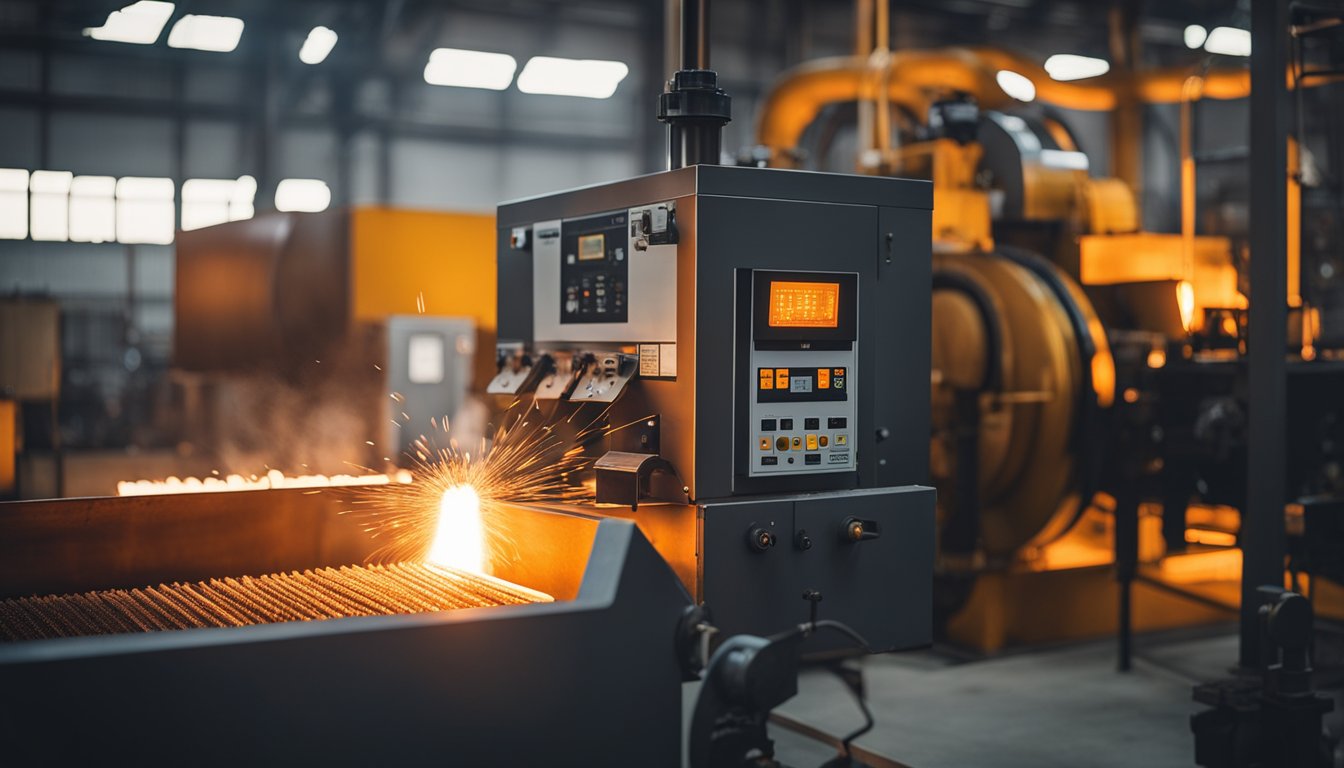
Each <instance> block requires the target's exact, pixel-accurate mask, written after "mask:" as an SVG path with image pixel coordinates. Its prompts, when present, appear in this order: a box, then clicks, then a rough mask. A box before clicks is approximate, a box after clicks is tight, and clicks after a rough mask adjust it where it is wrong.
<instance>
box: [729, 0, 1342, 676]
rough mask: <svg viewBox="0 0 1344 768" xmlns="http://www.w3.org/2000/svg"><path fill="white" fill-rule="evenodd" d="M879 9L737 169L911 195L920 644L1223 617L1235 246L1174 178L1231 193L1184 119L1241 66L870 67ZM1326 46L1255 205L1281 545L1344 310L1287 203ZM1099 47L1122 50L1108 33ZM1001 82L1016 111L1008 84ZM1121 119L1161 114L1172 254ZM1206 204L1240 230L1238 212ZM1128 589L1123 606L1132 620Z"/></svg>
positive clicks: (1228, 92)
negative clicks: (917, 237) (916, 312)
mask: <svg viewBox="0 0 1344 768" xmlns="http://www.w3.org/2000/svg"><path fill="white" fill-rule="evenodd" d="M885 5H886V4H885V3H865V2H859V3H856V10H857V14H858V25H857V29H858V35H857V38H858V39H857V41H856V48H855V55H854V56H851V57H837V58H832V59H823V60H817V61H812V62H807V63H805V64H803V65H801V66H799V67H797V68H795V69H794V70H792V71H790V72H787V73H785V74H784V75H782V76H781V77H780V79H779V81H778V83H777V84H776V85H775V87H774V88H773V89H772V90H771V92H770V93H769V94H768V96H767V98H766V100H765V102H764V104H763V107H762V111H761V115H760V119H759V123H758V129H757V140H758V142H759V146H758V147H756V148H754V149H753V150H752V152H750V153H749V156H748V157H745V158H744V159H745V160H746V161H747V162H764V163H765V164H768V165H770V166H774V167H790V168H809V169H816V170H828V171H851V172H858V173H860V174H864V175H888V174H889V175H897V176H907V177H916V178H927V179H930V180H932V181H933V182H934V200H935V205H934V215H933V238H934V265H933V275H932V277H933V291H934V294H933V300H932V310H933V334H934V340H933V348H932V351H933V357H932V367H933V376H934V387H933V401H932V402H933V418H932V423H933V431H932V433H931V459H932V476H933V479H934V482H935V484H936V485H937V486H938V487H939V490H940V494H939V515H940V517H939V519H940V522H939V558H938V562H939V566H938V571H939V585H940V586H939V590H938V595H939V597H938V602H937V605H938V610H939V615H940V620H939V625H940V631H942V632H943V633H945V635H946V636H947V637H949V638H951V639H952V640H954V641H956V642H958V643H961V644H963V645H967V646H971V647H974V648H978V649H981V650H985V651H993V650H996V649H998V648H1001V647H1003V646H1005V645H1007V644H1011V643H1031V642H1045V641H1052V640H1060V639H1068V638H1078V637H1087V636H1096V635H1099V634H1103V633H1106V632H1109V631H1113V630H1115V629H1116V628H1120V629H1122V630H1124V631H1125V632H1127V631H1128V629H1129V628H1130V627H1133V626H1137V627H1139V628H1150V629H1151V628H1160V627H1170V626H1178V625H1184V624H1189V623H1199V622H1208V621H1213V620H1218V619H1220V618H1226V617H1228V616H1229V615H1230V613H1231V612H1234V611H1236V610H1237V596H1236V593H1237V590H1238V587H1237V585H1236V583H1235V582H1236V579H1237V572H1238V567H1239V559H1238V555H1239V553H1238V552H1236V551H1235V550H1234V549H1233V547H1234V546H1235V545H1236V544H1237V543H1238V530H1239V523H1238V513H1237V510H1239V509H1245V508H1246V506H1247V504H1248V501H1247V499H1246V497H1245V474H1246V469H1245V468H1246V466H1247V464H1246V462H1247V456H1248V450H1249V449H1248V443H1247V441H1246V434H1245V426H1246V413H1247V403H1246V389H1245V387H1246V379H1245V371H1246V364H1247V359H1248V355H1247V349H1248V344H1247V342H1248V337H1247V323H1246V316H1247V306H1248V300H1247V296H1248V295H1249V293H1250V287H1249V286H1250V272H1249V270H1248V267H1247V261H1246V255H1245V254H1246V250H1247V249H1246V241H1245V227H1244V225H1243V226H1242V227H1241V228H1236V227H1228V226H1220V224H1219V222H1221V221H1222V220H1223V219H1226V218H1227V217H1226V216H1222V215H1221V214H1219V213H1215V212H1206V213H1205V214H1204V215H1203V217H1202V218H1200V209H1199V207H1198V201H1199V198H1198V197H1197V195H1196V192H1197V185H1196V179H1197V175H1196V174H1197V171H1198V173H1200V174H1205V175H1207V176H1217V177H1218V178H1219V179H1220V182H1222V183H1221V187H1220V188H1222V189H1232V190H1237V189H1241V190H1243V192H1244V190H1245V186H1244V184H1243V183H1242V182H1236V181H1231V182H1229V181H1227V179H1229V178H1235V173H1232V174H1229V172H1228V169H1229V168H1231V170H1233V171H1235V170H1237V168H1236V164H1237V163H1239V162H1241V161H1243V160H1244V159H1245V156H1244V151H1243V154H1242V155H1237V154H1236V153H1235V152H1232V153H1229V152H1227V151H1222V150H1220V149H1219V148H1210V147H1202V146H1200V143H1199V142H1198V141H1196V137H1197V136H1199V132H1198V131H1196V130H1195V126H1196V125H1197V122H1198V121H1199V120H1200V119H1201V113H1202V110H1201V106H1200V105H1201V101H1210V100H1229V99H1241V98H1245V97H1246V96H1247V95H1248V94H1249V93H1250V77H1249V74H1248V72H1246V71H1245V70H1244V69H1216V68H1210V67H1205V68H1201V69H1189V68H1187V69H1181V68H1169V69H1158V70H1150V71H1139V70H1137V69H1136V68H1134V67H1133V66H1132V61H1133V57H1132V56H1129V55H1127V53H1126V51H1127V49H1125V50H1117V51H1115V52H1114V55H1113V57H1112V59H1113V61H1114V65H1113V70H1114V71H1112V72H1111V73H1110V74H1108V75H1105V76H1102V77H1095V78H1090V79H1087V80H1082V81H1078V82H1061V81H1058V80H1055V79H1053V78H1051V77H1050V76H1049V75H1048V74H1047V73H1046V72H1045V71H1044V70H1043V69H1042V68H1041V66H1040V65H1039V64H1038V63H1036V62H1033V61H1030V60H1028V59H1026V58H1024V57H1021V56H1017V55H1014V54H1011V53H1008V52H1005V51H1002V50H998V49H992V48H950V49H942V50H903V51H895V52H893V51H891V50H889V47H888V42H887V39H886V37H887V30H888V28H889V26H890V24H889V20H888V19H887V18H886V8H885ZM1303 13H1307V14H1308V15H1310V14H1311V13H1314V11H1313V12H1308V11H1303ZM1313 19H1315V21H1312V22H1311V23H1312V24H1315V23H1316V21H1320V19H1318V18H1315V17H1313ZM1114 21H1115V20H1114V19H1113V22H1114ZM1121 21H1123V20H1121ZM1321 26H1322V30H1324V29H1333V26H1331V25H1330V24H1326V23H1324V22H1322V23H1321ZM1304 29H1305V27H1304ZM1322 30H1317V29H1316V28H1315V27H1314V26H1313V27H1311V28H1310V32H1309V33H1304V40H1305V42H1304V43H1303V44H1302V46H1300V47H1298V48H1295V49H1294V51H1295V54H1294V55H1296V56H1300V57H1301V60H1300V61H1298V60H1295V61H1294V63H1293V64H1292V66H1293V67H1296V69H1294V70H1293V71H1295V72H1301V73H1302V74H1301V75H1300V76H1299V77H1297V79H1296V80H1295V81H1294V84H1295V85H1297V86H1298V87H1297V88H1296V90H1295V95H1294V98H1295V99H1298V100H1299V102H1300V104H1299V106H1298V108H1297V110H1296V115H1297V117H1296V118H1295V121H1296V123H1295V126H1294V129H1293V137H1292V140H1290V141H1287V144H1286V151H1287V155H1288V159H1289V168H1290V171H1289V172H1288V173H1286V174H1284V178H1283V180H1282V182H1281V184H1279V185H1278V187H1276V188H1282V189H1283V190H1284V191H1285V194H1286V199H1287V200H1288V201H1289V203H1288V205H1287V207H1286V210H1287V215H1288V217H1289V218H1288V226H1287V227H1285V230H1286V233H1287V235H1286V238H1285V242H1284V243H1283V246H1284V249H1285V250H1286V253H1287V257H1286V262H1287V265H1286V276H1287V285H1286V290H1285V291H1282V292H1280V293H1281V295H1282V296H1283V298H1284V304H1285V306H1286V307H1287V308H1288V309H1287V313H1288V314H1287V317H1288V333H1285V334H1283V335H1284V337H1285V338H1284V340H1283V341H1284V351H1285V353H1286V354H1288V355H1289V356H1290V359H1291V361H1292V362H1291V364H1290V365H1289V367H1288V373H1289V375H1288V379H1287V381H1288V384H1287V387H1288V389H1287V392H1288V398H1287V400H1288V403H1289V405H1288V408H1287V412H1286V414H1285V418H1284V419H1283V423H1286V425H1287V429H1288V434H1290V435H1292V436H1293V438H1292V439H1291V440H1290V441H1289V442H1288V443H1287V445H1286V448H1287V451H1288V452H1289V455H1290V457H1291V458H1290V459H1289V460H1288V461H1287V462H1286V463H1287V472H1286V473H1285V478H1284V482H1285V486H1286V493H1284V494H1282V495H1283V496H1284V498H1283V501H1284V503H1285V504H1288V505H1289V518H1290V519H1289V529H1290V530H1301V528H1302V526H1301V519H1302V514H1301V510H1302V509H1303V508H1304V507H1305V508H1308V509H1312V510H1313V511H1314V516H1315V517H1316V518H1317V519H1318V521H1319V520H1320V519H1322V518H1324V517H1326V516H1328V514H1329V513H1327V512H1324V511H1322V510H1321V509H1320V508H1319V506H1318V505H1320V504H1323V503H1324V504H1327V505H1328V500H1330V499H1333V498H1337V497H1338V495H1339V494H1340V492H1341V490H1342V489H1341V487H1340V484H1339V482H1338V466H1339V456H1338V455H1337V453H1336V451H1337V446H1339V445H1340V444H1341V442H1340V440H1341V438H1342V437H1344V434H1342V433H1341V431H1340V424H1341V421H1340V417H1341V413H1340V403H1339V400H1338V398H1337V397H1334V396H1332V395H1331V394H1329V393H1330V392H1338V391H1339V387H1340V386H1341V385H1342V382H1341V373H1340V368H1339V361H1338V358H1339V353H1338V350H1337V349H1336V347H1337V346H1338V344H1337V343H1336V342H1335V341H1334V340H1333V339H1335V338H1337V336H1338V330H1337V329H1336V328H1335V327H1334V323H1333V321H1332V320H1330V317H1332V316H1333V315H1332V313H1333V312H1334V310H1333V309H1332V308H1333V307H1335V306H1337V304H1338V296H1339V295H1341V293H1342V292H1341V289H1340V285H1339V283H1338V281H1337V278H1336V277H1335V275H1336V272H1337V270H1336V269H1335V260H1336V259H1337V255H1336V254H1337V248H1334V247H1331V246H1330V243H1331V242H1333V237H1334V236H1333V234H1326V233H1325V230H1324V229H1323V228H1322V225H1321V224H1320V223H1319V221H1318V220H1323V219H1321V217H1320V216H1316V217H1315V218H1312V216H1311V214H1310V213H1309V212H1308V213H1304V211H1308V210H1309V206H1308V203H1306V202H1305V201H1307V200H1313V199H1315V200H1317V202H1316V203H1313V204H1312V205H1313V206H1315V207H1316V208H1317V209H1320V208H1322V207H1324V206H1325V205H1327V204H1326V203H1323V202H1321V200H1322V199H1323V198H1328V197H1329V194H1328V193H1327V190H1326V189H1324V187H1325V186H1326V185H1325V184H1323V183H1322V182H1321V181H1320V179H1321V176H1322V173H1321V171H1320V170H1319V169H1314V168H1313V167H1312V161H1311V157H1312V152H1313V151H1314V152H1316V153H1317V156H1320V155H1321V154H1333V153H1332V152H1325V153H1322V152H1321V151H1320V148H1321V147H1322V146H1324V145H1325V144H1323V142H1324V143H1329V142H1330V141H1331V134H1330V132H1329V131H1328V130H1327V129H1325V128H1322V126H1320V125H1319V124H1318V125H1314V126H1313V124H1312V123H1311V115H1312V114H1313V111H1312V108H1311V107H1309V106H1308V107H1305V108H1304V107H1303V106H1301V104H1307V105H1310V104H1313V103H1316V102H1315V101H1313V98H1314V97H1313V89H1314V88H1315V87H1316V86H1324V85H1327V84H1329V83H1330V82H1332V76H1330V75H1329V73H1330V72H1332V71H1333V70H1332V69H1331V68H1330V62H1331V61H1333V60H1334V59H1331V58H1330V57H1331V53H1330V51H1331V45H1332V44H1331V43H1329V42H1328V40H1326V38H1330V37H1331V35H1332V34H1333V33H1329V32H1325V31H1322ZM1307 38H1310V39H1307ZM1112 39H1113V40H1121V41H1123V40H1126V39H1133V38H1132V36H1131V37H1129V38H1126V37H1125V35H1124V34H1123V30H1120V29H1118V28H1117V33H1116V34H1115V35H1113V36H1112ZM1321 43H1324V44H1321ZM1333 45H1335V47H1336V48H1337V47H1338V44H1337V43H1334V44H1333ZM1122 48H1123V46H1122ZM1304 52H1305V53H1304ZM1014 82H1020V83H1027V84H1030V85H1031V86H1034V88H1033V89H1032V94H1033V95H1023V91H1021V90H1012V89H1010V88H1009V87H1005V85H1004V83H1008V84H1010V85H1011V84H1012V83H1014ZM1325 90H1327V89H1325V88H1321V89H1320V91H1321V92H1324V91H1325ZM1033 98H1034V102H1033V103H1030V104H1028V103H1027V102H1029V101H1033ZM1315 98H1317V99H1326V98H1327V97H1324V96H1317V97H1315ZM1165 105H1170V106H1165ZM1283 108H1284V109H1287V107H1286V106H1285V107H1283ZM1144 109H1150V110H1152V109H1167V110H1179V116H1178V117H1179V126H1180V128H1179V133H1180V142H1179V144H1180V147H1179V152H1177V151H1176V148H1172V154H1176V155H1178V157H1179V160H1180V163H1179V183H1178V188H1179V190H1180V196H1179V203H1180V205H1179V206H1178V207H1179V225H1178V226H1179V232H1177V233H1172V232H1154V231H1145V230H1144V229H1143V227H1142V224H1143V217H1142V215H1141V207H1140V204H1139V203H1140V201H1139V200H1138V198H1137V196H1136V194H1135V191H1134V190H1135V188H1136V183H1137V179H1138V176H1139V173H1140V171H1141V170H1142V171H1143V172H1148V171H1149V170H1150V169H1151V167H1152V166H1144V165H1143V164H1142V163H1141V162H1140V161H1141V153H1140V149H1141V148H1142V138H1143V132H1142V125H1143V123H1142V114H1143V110H1144ZM1089 112H1091V113H1101V115H1102V117H1103V118H1104V119H1105V120H1106V121H1107V122H1109V127H1110V136H1111V139H1110V141H1109V148H1110V150H1111V151H1110V154H1111V158H1112V161H1113V162H1112V165H1111V173H1112V175H1113V177H1105V176H1098V175H1097V174H1096V173H1095V172H1094V171H1093V170H1092V169H1091V168H1090V164H1089V158H1088V156H1087V155H1085V154H1084V153H1083V152H1081V151H1080V146H1079V141H1078V138H1077V136H1078V135H1079V134H1077V133H1075V131H1076V130H1079V129H1078V128H1076V127H1075V128H1071V127H1070V126H1071V124H1073V125H1074V126H1078V125H1081V126H1083V128H1082V129H1081V130H1083V131H1084V133H1082V134H1081V135H1082V136H1083V138H1084V140H1087V139H1090V134H1091V133H1095V132H1100V131H1102V129H1103V127H1104V126H1102V125H1100V124H1099V123H1098V121H1097V119H1096V118H1095V117H1091V116H1089V115H1088V114H1087V113H1089ZM1304 115H1305V117H1304ZM1318 122H1319V121H1318ZM1312 146H1314V147H1315V149H1314V150H1309V149H1306V147H1312ZM1332 149H1333V147H1332ZM1173 175H1175V174H1173ZM1239 184H1240V185H1241V186H1238V185H1239ZM1155 185H1156V182H1155ZM1224 197H1226V194H1225V195H1224ZM1219 202H1221V203H1222V204H1223V205H1222V206H1221V207H1220V208H1219V211H1223V210H1230V211H1233V212H1237V211H1240V212H1241V214H1242V218H1243V220H1244V218H1245V216H1244V214H1245V210H1246V209H1245V208H1244V207H1238V204H1237V203H1233V202H1232V201H1229V200H1226V199H1224V200H1221V201H1219ZM1173 218H1175V217H1173ZM1303 221H1306V222H1307V223H1308V229H1307V230H1301V222H1303ZM1313 221H1318V223H1316V224H1311V222H1313ZM1312 233H1314V235H1313V234H1312ZM1309 240H1314V244H1311V245H1304V242H1306V241H1309ZM1262 282H1263V280H1262ZM1266 301H1272V299H1266ZM1294 510H1296V514H1294ZM1112 513H1117V514H1114V515H1113V514H1112ZM1332 525H1333V524H1332V523H1327V524H1323V523H1321V522H1318V523H1317V527H1318V528H1327V527H1330V526H1332ZM1117 526H1118V528H1117ZM1318 548H1319V547H1318ZM1117 552H1119V553H1120V554H1119V555H1117ZM1117 559H1118V560H1119V562H1120V563H1121V567H1120V569H1119V570H1120V576H1121V578H1120V580H1119V582H1120V583H1119V585H1118V586H1117V584H1116V583H1115V579H1114V576H1115V571H1114V570H1113V566H1114V565H1115V564H1116V563H1117ZM1326 559H1328V558H1326ZM1316 561H1318V562H1319V561H1321V557H1320V556H1319V555H1318V556H1317V557H1316ZM1296 562H1299V563H1301V562H1305V560H1304V558H1300V557H1299V558H1297V559H1296ZM1140 563H1142V564H1143V567H1140V565H1139V564H1140ZM1318 581H1319V580H1313V585H1317V583H1318ZM1131 584H1135V585H1136V586H1135V588H1136V589H1138V590H1140V591H1141V592H1142V597H1141V598H1139V599H1138V600H1136V601H1135V604H1134V605H1135V606H1136V610H1135V611H1133V612H1131V610H1130V605H1129V603H1128V594H1129V590H1130V585H1131ZM1320 586H1321V587H1322V590H1323V591H1322V592H1321V594H1322V595H1327V596H1328V595H1330V594H1333V592H1334V591H1336V590H1335V588H1334V587H1333V586H1332V585H1330V583H1329V582H1328V581H1327V582H1324V583H1323V584H1320ZM1116 599H1119V600H1120V601H1121V604H1122V606H1123V607H1122V610H1121V611H1120V613H1119V615H1118V616H1117V614H1116V612H1115V610H1114V608H1113V607H1112V606H1113V605H1114V604H1115V603H1114V600H1116ZM1131 613H1132V614H1133V616H1132V618H1133V624H1127V623H1126V622H1128V621H1129V620H1130V618H1131ZM1323 613H1325V612H1323Z"/></svg>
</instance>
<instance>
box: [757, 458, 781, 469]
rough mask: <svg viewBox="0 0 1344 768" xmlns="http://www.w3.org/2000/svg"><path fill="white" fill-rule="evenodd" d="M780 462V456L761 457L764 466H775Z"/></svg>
mask: <svg viewBox="0 0 1344 768" xmlns="http://www.w3.org/2000/svg"><path fill="white" fill-rule="evenodd" d="M778 463H779V457H778V456H762V457H761V464H762V465H764V466H767V467H773V466H775V465H776V464H778Z"/></svg>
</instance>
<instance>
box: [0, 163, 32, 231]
mask: <svg viewBox="0 0 1344 768" xmlns="http://www.w3.org/2000/svg"><path fill="white" fill-rule="evenodd" d="M27 236H28V171H26V170H24V169H22V168H0V240H22V239H24V238H25V237H27Z"/></svg>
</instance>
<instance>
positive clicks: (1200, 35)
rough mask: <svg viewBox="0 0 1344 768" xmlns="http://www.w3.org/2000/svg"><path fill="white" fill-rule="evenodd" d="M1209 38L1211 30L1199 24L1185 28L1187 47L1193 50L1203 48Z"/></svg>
mask: <svg viewBox="0 0 1344 768" xmlns="http://www.w3.org/2000/svg"><path fill="white" fill-rule="evenodd" d="M1208 39H1209V30H1207V29H1205V28H1204V27H1202V26H1200V25H1198V24H1191V25H1190V26H1188V27H1186V28H1185V47H1186V48H1189V49H1191V50H1195V49H1198V48H1202V47H1203V46H1204V41H1205V40H1208Z"/></svg>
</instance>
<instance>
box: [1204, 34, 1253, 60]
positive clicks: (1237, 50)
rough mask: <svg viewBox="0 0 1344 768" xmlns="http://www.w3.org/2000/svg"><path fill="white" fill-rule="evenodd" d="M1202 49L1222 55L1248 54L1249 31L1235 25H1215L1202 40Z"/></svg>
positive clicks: (1249, 51)
mask: <svg viewBox="0 0 1344 768" xmlns="http://www.w3.org/2000/svg"><path fill="white" fill-rule="evenodd" d="M1204 50H1206V51H1208V52H1209V53H1218V54H1222V55H1223V56H1250V55H1251V33H1250V32H1249V31H1247V30H1244V29H1237V28H1236V27H1217V28H1216V29H1214V30H1213V31H1212V32H1210V33H1209V38H1208V39H1207V40H1205V41H1204Z"/></svg>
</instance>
